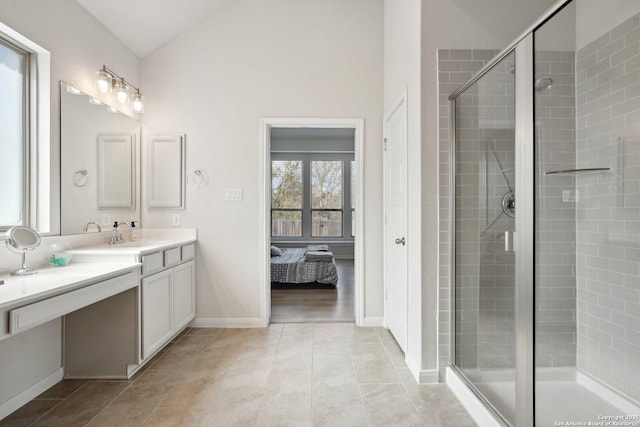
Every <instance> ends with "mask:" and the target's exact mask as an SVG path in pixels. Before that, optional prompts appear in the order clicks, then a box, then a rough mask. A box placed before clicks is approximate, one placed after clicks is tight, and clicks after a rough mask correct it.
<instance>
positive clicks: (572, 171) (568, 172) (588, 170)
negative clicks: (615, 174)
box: [544, 168, 611, 175]
mask: <svg viewBox="0 0 640 427" xmlns="http://www.w3.org/2000/svg"><path fill="white" fill-rule="evenodd" d="M610 170H611V168H584V169H562V170H557V171H549V172H545V173H544V174H545V175H578V174H582V173H594V172H606V171H610Z"/></svg>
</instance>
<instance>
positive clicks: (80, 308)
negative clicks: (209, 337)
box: [0, 229, 196, 419]
mask: <svg viewBox="0 0 640 427" xmlns="http://www.w3.org/2000/svg"><path fill="white" fill-rule="evenodd" d="M195 242H196V230H195V229H193V230H187V229H181V230H141V231H138V240H137V241H133V242H129V243H124V244H121V245H108V244H106V243H105V244H100V245H95V246H89V247H84V248H79V249H75V250H72V251H69V252H70V253H72V254H73V259H72V262H71V263H70V264H69V265H68V266H66V267H49V268H41V269H38V273H37V274H34V275H32V276H23V277H14V276H8V275H7V276H0V280H4V284H3V285H0V314H1V315H0V360H2V366H0V384H2V387H0V419H1V418H3V417H4V416H6V415H8V414H9V413H11V412H13V411H14V410H15V409H17V408H19V407H20V406H22V405H23V404H25V403H26V402H28V401H29V400H31V399H32V398H34V397H35V396H37V395H38V394H40V393H41V392H43V391H44V390H46V389H48V388H49V387H51V386H52V385H54V384H55V383H57V382H58V381H60V380H61V379H63V378H130V377H131V376H132V375H133V374H134V373H135V372H136V371H137V370H138V369H140V368H141V367H142V366H143V365H144V364H145V363H147V362H148V361H149V360H150V359H151V358H152V357H153V356H154V355H155V354H156V353H157V352H158V351H159V350H160V349H162V348H163V347H164V346H165V345H166V344H168V343H169V342H170V341H171V340H172V339H173V338H174V337H175V336H176V335H177V334H179V333H180V332H181V331H182V330H183V329H184V328H185V327H186V326H187V325H188V324H189V322H190V321H191V320H192V319H193V318H194V317H195ZM60 331H62V334H61V333H60ZM60 337H62V339H60Z"/></svg>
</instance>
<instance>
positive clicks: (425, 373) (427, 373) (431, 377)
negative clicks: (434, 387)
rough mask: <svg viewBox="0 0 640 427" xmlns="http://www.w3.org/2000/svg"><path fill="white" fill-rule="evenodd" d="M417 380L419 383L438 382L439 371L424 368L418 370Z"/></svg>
mask: <svg viewBox="0 0 640 427" xmlns="http://www.w3.org/2000/svg"><path fill="white" fill-rule="evenodd" d="M418 382H419V383H420V384H438V383H439V382H440V371H438V370H437V369H424V370H422V371H420V372H418Z"/></svg>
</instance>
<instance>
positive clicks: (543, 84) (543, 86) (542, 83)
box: [534, 77, 553, 92]
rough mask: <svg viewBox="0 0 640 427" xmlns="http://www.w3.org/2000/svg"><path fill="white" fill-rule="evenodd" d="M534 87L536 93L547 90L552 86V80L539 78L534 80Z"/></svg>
mask: <svg viewBox="0 0 640 427" xmlns="http://www.w3.org/2000/svg"><path fill="white" fill-rule="evenodd" d="M534 86H535V88H536V90H537V91H538V92H541V91H543V90H547V89H549V88H551V86H553V79H552V78H551V77H539V78H537V79H536V82H535V84H534Z"/></svg>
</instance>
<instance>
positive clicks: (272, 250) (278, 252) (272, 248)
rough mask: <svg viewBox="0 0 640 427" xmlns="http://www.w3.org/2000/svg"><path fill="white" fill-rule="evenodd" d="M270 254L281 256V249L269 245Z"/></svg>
mask: <svg viewBox="0 0 640 427" xmlns="http://www.w3.org/2000/svg"><path fill="white" fill-rule="evenodd" d="M271 256H282V249H280V248H279V247H277V246H273V245H271Z"/></svg>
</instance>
